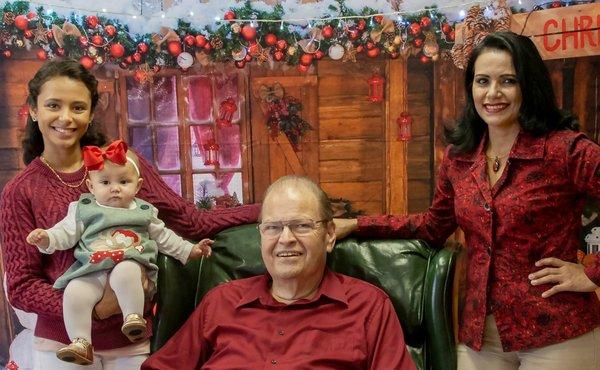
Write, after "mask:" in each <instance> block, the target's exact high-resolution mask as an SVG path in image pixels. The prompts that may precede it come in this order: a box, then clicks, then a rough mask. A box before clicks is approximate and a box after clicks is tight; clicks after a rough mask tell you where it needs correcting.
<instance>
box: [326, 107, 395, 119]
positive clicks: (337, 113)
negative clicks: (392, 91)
mask: <svg viewBox="0 0 600 370" xmlns="http://www.w3.org/2000/svg"><path fill="white" fill-rule="evenodd" d="M384 113H385V112H384V111H383V107H381V106H375V105H363V104H361V103H358V104H352V105H341V106H322V107H319V118H320V119H357V118H365V117H366V118H369V117H377V118H381V117H382V116H383V115H384Z"/></svg>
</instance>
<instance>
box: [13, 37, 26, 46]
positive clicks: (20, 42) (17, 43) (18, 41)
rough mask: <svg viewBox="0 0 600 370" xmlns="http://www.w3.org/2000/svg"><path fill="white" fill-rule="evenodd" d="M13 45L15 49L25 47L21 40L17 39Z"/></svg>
mask: <svg viewBox="0 0 600 370" xmlns="http://www.w3.org/2000/svg"><path fill="white" fill-rule="evenodd" d="M15 45H17V47H19V48H22V47H25V43H24V42H23V40H21V39H17V40H16V41H15Z"/></svg>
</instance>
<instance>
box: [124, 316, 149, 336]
mask: <svg viewBox="0 0 600 370" xmlns="http://www.w3.org/2000/svg"><path fill="white" fill-rule="evenodd" d="M121 331H122V332H123V334H125V336H126V337H127V338H129V340H130V341H132V342H138V341H140V340H142V339H144V338H146V320H144V318H143V317H142V316H140V315H138V314H137V313H130V314H129V315H127V317H126V318H125V322H124V323H123V326H122V327H121Z"/></svg>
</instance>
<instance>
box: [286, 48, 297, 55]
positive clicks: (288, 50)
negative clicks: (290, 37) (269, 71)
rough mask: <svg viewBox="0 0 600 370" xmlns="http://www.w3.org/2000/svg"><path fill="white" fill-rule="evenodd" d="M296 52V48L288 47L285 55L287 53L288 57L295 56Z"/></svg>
mask: <svg viewBox="0 0 600 370" xmlns="http://www.w3.org/2000/svg"><path fill="white" fill-rule="evenodd" d="M296 51H297V49H296V47H295V46H290V47H289V48H288V49H287V53H288V55H290V56H294V55H296Z"/></svg>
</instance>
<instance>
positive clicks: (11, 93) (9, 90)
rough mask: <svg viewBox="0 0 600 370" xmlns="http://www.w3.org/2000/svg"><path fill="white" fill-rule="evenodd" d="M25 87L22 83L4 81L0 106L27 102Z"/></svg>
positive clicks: (18, 104) (19, 104)
mask: <svg viewBox="0 0 600 370" xmlns="http://www.w3.org/2000/svg"><path fill="white" fill-rule="evenodd" d="M27 95H28V93H27V88H26V85H24V84H23V83H18V82H5V83H4V86H3V88H2V94H1V95H0V96H1V97H2V99H0V107H10V106H21V105H23V104H25V103H27Z"/></svg>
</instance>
